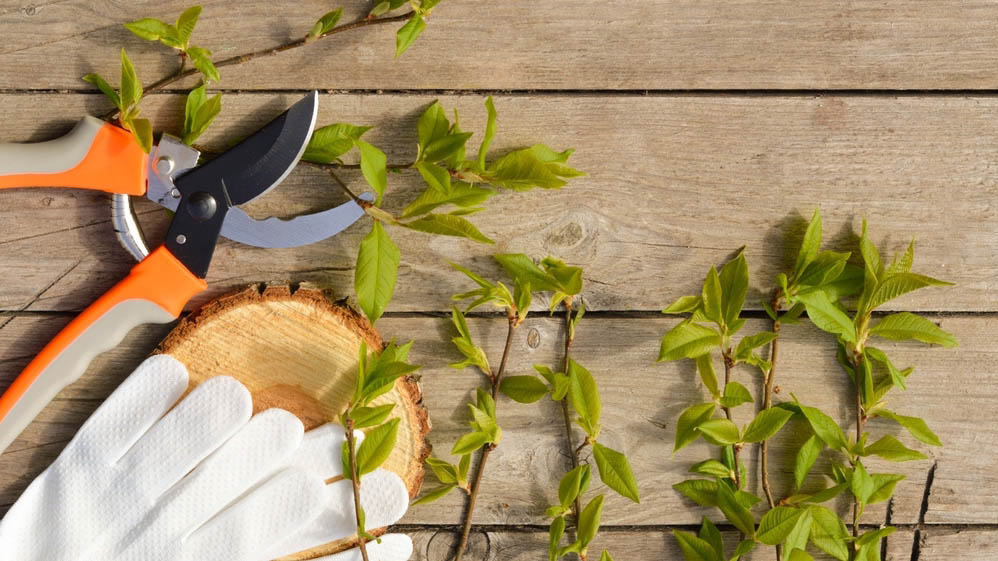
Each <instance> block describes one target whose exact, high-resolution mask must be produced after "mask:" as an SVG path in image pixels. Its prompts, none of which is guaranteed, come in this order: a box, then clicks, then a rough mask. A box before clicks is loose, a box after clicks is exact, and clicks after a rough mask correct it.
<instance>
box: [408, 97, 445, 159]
mask: <svg viewBox="0 0 998 561" xmlns="http://www.w3.org/2000/svg"><path fill="white" fill-rule="evenodd" d="M448 130H450V122H449V121H447V115H445V114H444V109H443V107H442V106H441V105H440V102H439V101H434V102H433V103H431V104H430V106H429V107H427V108H426V111H423V114H422V115H420V117H419V123H418V124H417V125H416V132H417V135H418V140H419V150H420V153H422V151H423V150H426V147H427V146H429V144H430V143H431V142H433V141H434V140H436V139H438V138H441V137H443V136H444V135H446V134H447V131H448Z"/></svg>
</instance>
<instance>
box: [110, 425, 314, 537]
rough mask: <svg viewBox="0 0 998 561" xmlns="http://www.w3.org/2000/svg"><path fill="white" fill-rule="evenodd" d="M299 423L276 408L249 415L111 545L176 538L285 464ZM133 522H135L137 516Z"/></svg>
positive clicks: (297, 436) (298, 438)
mask: <svg viewBox="0 0 998 561" xmlns="http://www.w3.org/2000/svg"><path fill="white" fill-rule="evenodd" d="M303 432H304V428H303V427H302V424H301V421H299V420H298V418H297V417H295V416H294V415H292V414H291V413H288V412H287V411H284V410H281V409H268V410H266V411H264V412H262V413H259V414H257V415H255V416H254V417H253V418H252V419H250V422H249V423H247V424H246V425H245V426H243V427H242V428H241V429H239V432H237V433H236V434H235V435H234V436H233V437H232V438H230V439H229V440H228V441H227V442H226V443H225V444H223V445H222V447H221V448H219V449H218V450H217V451H215V452H214V453H212V455H211V456H209V457H208V458H207V459H206V460H205V461H204V462H202V463H201V464H200V465H199V466H198V467H197V468H196V469H195V470H194V471H193V472H191V473H190V474H189V475H187V476H186V477H184V479H183V480H181V482H180V483H179V484H177V486H175V487H174V488H173V489H171V490H170V491H169V492H167V494H166V495H164V496H163V497H162V498H161V499H160V500H159V504H158V505H157V506H156V507H155V508H154V510H153V511H152V512H150V513H148V515H147V516H146V517H145V519H144V520H141V522H140V523H139V524H138V525H137V528H138V530H137V532H136V533H135V534H133V535H131V536H126V537H125V539H123V540H122V543H121V544H119V545H118V546H117V549H121V548H122V547H123V546H124V545H125V544H127V543H129V542H131V541H134V540H136V539H139V540H142V539H146V538H144V537H140V536H139V535H138V532H144V533H145V534H147V535H148V534H151V533H155V534H156V535H158V536H161V537H162V539H164V540H167V541H175V542H179V541H180V537H181V536H186V535H188V534H190V533H191V532H192V531H194V529H195V528H199V527H201V526H202V525H203V524H205V523H206V522H207V521H208V520H210V519H211V518H212V517H214V516H215V515H216V514H218V513H219V512H221V511H222V510H223V509H225V507H226V506H227V505H229V504H230V503H232V502H233V501H234V500H236V499H237V498H239V497H240V496H242V495H243V494H244V493H246V491H247V490H249V489H252V488H253V487H255V486H257V485H258V484H259V483H260V482H261V481H265V480H267V479H269V478H271V477H272V476H273V475H274V474H275V473H276V472H277V471H278V470H280V469H282V468H283V467H285V465H286V463H287V459H288V457H289V456H290V455H291V454H292V452H294V450H295V449H296V448H297V447H298V446H299V444H300V443H301V439H302V434H303ZM134 522H139V521H138V520H136V521H134Z"/></svg>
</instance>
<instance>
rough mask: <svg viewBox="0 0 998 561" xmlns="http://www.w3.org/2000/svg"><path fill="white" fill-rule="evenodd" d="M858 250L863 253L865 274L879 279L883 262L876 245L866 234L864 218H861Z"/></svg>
mask: <svg viewBox="0 0 998 561" xmlns="http://www.w3.org/2000/svg"><path fill="white" fill-rule="evenodd" d="M859 251H860V253H861V254H862V255H863V266H864V267H865V268H866V272H867V274H868V275H872V276H873V278H875V279H878V280H879V279H880V276H881V274H883V271H884V264H883V263H882V262H881V261H880V252H879V251H878V250H877V246H876V245H875V244H874V243H873V242H872V241H870V238H869V236H867V235H866V220H863V233H862V234H861V235H860V238H859Z"/></svg>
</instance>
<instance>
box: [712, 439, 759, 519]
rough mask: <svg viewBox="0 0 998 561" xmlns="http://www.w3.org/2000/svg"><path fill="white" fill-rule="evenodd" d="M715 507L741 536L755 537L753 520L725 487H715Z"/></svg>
mask: <svg viewBox="0 0 998 561" xmlns="http://www.w3.org/2000/svg"><path fill="white" fill-rule="evenodd" d="M729 422H730V421H729ZM717 507H718V508H720V509H721V512H722V513H724V517H725V518H727V519H728V521H729V522H731V524H732V525H734V527H735V528H738V530H739V531H741V533H742V534H744V535H745V536H747V537H750V538H751V537H754V536H755V518H754V517H753V516H752V513H751V512H749V510H748V509H747V508H745V507H744V506H743V505H742V504H741V503H739V502H738V501H737V500H736V499H735V495H734V494H733V493H732V492H731V489H730V488H728V486H727V485H720V484H719V485H718V486H717Z"/></svg>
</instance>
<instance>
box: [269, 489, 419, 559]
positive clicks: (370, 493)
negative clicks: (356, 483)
mask: <svg viewBox="0 0 998 561" xmlns="http://www.w3.org/2000/svg"><path fill="white" fill-rule="evenodd" d="M360 489H361V491H360V502H361V507H362V508H363V509H364V514H365V519H366V520H365V522H366V525H367V527H368V528H381V527H383V526H389V525H391V524H394V523H395V522H397V521H398V520H399V519H400V518H402V515H403V514H405V511H406V510H407V509H408V508H409V491H408V489H406V487H405V484H404V483H403V482H402V479H401V478H399V476H397V475H395V474H394V473H392V472H390V471H387V470H383V469H378V470H375V471H373V472H371V473H369V474H367V475H365V476H364V477H362V478H361V488H360ZM356 531H357V517H356V514H355V511H354V508H353V483H351V482H350V481H349V480H346V479H344V480H340V481H337V482H335V483H333V484H331V485H327V486H326V493H325V504H324V508H323V510H322V513H321V514H320V515H319V516H317V517H316V518H315V519H314V520H312V521H311V522H310V523H308V524H307V525H305V527H303V528H302V529H301V530H300V531H299V532H297V533H296V534H294V535H293V536H292V537H291V538H289V539H287V540H285V541H283V542H281V543H280V545H278V546H277V547H275V548H274V549H271V550H270V551H269V553H271V554H272V557H283V556H285V555H290V554H292V553H297V552H299V551H303V550H306V549H311V548H313V547H316V546H319V545H322V544H326V543H329V542H333V541H336V540H339V539H343V538H345V537H349V536H352V535H354V534H355V533H356Z"/></svg>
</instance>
